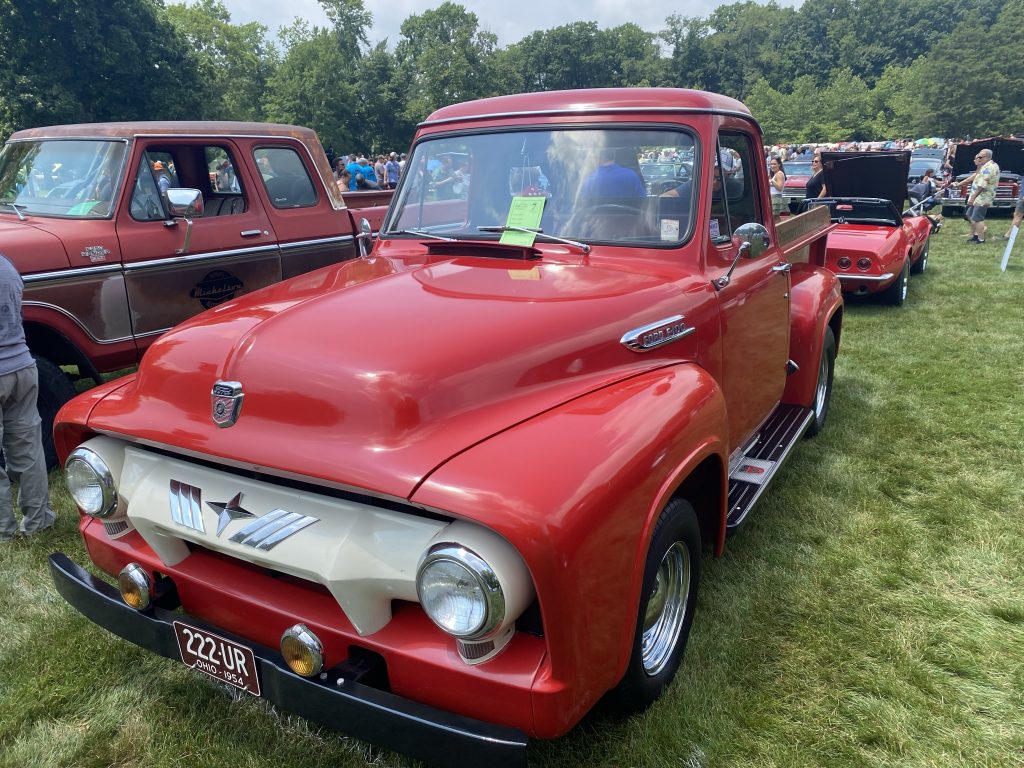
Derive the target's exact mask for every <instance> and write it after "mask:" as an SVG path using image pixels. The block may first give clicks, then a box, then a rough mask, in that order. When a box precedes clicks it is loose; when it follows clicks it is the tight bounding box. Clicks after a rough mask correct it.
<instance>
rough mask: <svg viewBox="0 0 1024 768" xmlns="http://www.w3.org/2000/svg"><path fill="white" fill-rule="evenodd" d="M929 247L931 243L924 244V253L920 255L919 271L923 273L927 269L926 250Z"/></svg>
mask: <svg viewBox="0 0 1024 768" xmlns="http://www.w3.org/2000/svg"><path fill="white" fill-rule="evenodd" d="M930 246H931V243H928V242H926V243H925V244H924V253H922V254H921V271H922V272H924V271H925V270H926V269H928V248H929V247H930Z"/></svg>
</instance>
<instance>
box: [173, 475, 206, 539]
mask: <svg viewBox="0 0 1024 768" xmlns="http://www.w3.org/2000/svg"><path fill="white" fill-rule="evenodd" d="M170 503H171V519H172V520H173V521H174V522H175V523H177V524H178V525H181V526H184V527H185V528H191V529H192V530H193V531H199V532H200V533H206V529H205V528H204V527H203V508H202V494H201V493H200V491H199V489H198V488H193V487H192V486H191V485H186V484H185V483H180V482H178V481H177V480H171V486H170Z"/></svg>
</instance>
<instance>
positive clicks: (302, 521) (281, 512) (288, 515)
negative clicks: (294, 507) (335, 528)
mask: <svg viewBox="0 0 1024 768" xmlns="http://www.w3.org/2000/svg"><path fill="white" fill-rule="evenodd" d="M316 522H319V519H318V518H315V517H308V516H306V515H300V514H299V513H298V512H289V511H288V510H286V509H274V510H271V511H270V512H269V513H268V514H266V515H264V516H263V517H260V518H257V519H256V520H253V521H252V522H251V523H249V524H248V525H247V526H245V527H244V528H242V530H240V531H238V533H236V534H235V535H234V536H232V537H231V539H230V540H231V541H233V542H235V543H236V544H241V545H243V546H246V547H253V548H254V549H259V550H261V551H263V552H266V551H268V550H270V549H273V548H274V547H275V546H276V545H278V544H280V543H281V542H282V541H284V540H285V539H287V538H288V537H289V536H291V535H292V534H294V533H296V532H297V531H301V530H302V529H303V528H306V527H308V526H310V525H312V524H313V523H316Z"/></svg>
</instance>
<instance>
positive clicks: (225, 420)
mask: <svg viewBox="0 0 1024 768" xmlns="http://www.w3.org/2000/svg"><path fill="white" fill-rule="evenodd" d="M244 397H245V394H244V393H243V392H242V382H240V381H218V382H217V383H216V384H214V385H213V391H211V392H210V405H211V408H212V411H211V415H212V417H213V423H214V424H216V425H217V426H218V427H230V426H231V425H232V424H234V423H235V422H236V421H238V415H239V414H240V413H241V412H242V399H243V398H244Z"/></svg>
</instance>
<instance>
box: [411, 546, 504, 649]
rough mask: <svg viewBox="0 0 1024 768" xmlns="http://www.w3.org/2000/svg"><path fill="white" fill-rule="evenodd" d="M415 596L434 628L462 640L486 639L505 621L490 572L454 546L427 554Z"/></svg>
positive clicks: (418, 574)
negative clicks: (417, 597) (435, 625)
mask: <svg viewBox="0 0 1024 768" xmlns="http://www.w3.org/2000/svg"><path fill="white" fill-rule="evenodd" d="M416 593H417V594H418V595H419V599H420V604H421V605H422V606H423V610H424V611H426V613H427V615H428V616H429V617H430V619H431V620H432V621H433V622H434V623H435V624H437V626H439V627H440V628H441V629H443V630H444V631H445V632H447V633H448V634H449V635H452V636H454V637H458V638H461V639H464V640H478V639H480V638H483V637H486V636H487V635H488V634H489V633H491V632H493V631H494V630H495V629H496V628H497V627H499V626H500V625H501V623H502V621H504V619H505V594H504V592H503V591H502V587H501V583H500V582H499V581H498V577H497V575H496V574H495V572H494V569H493V568H492V567H491V566H490V565H488V564H487V562H486V561H485V560H484V559H483V558H481V557H480V556H479V555H477V554H476V553H475V552H472V551H470V550H468V549H466V548H465V547H461V546H459V545H457V544H451V543H445V544H437V545H435V546H434V547H431V548H430V550H428V551H427V554H426V555H425V556H424V558H423V560H422V561H421V562H420V567H419V569H418V571H417V572H416Z"/></svg>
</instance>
